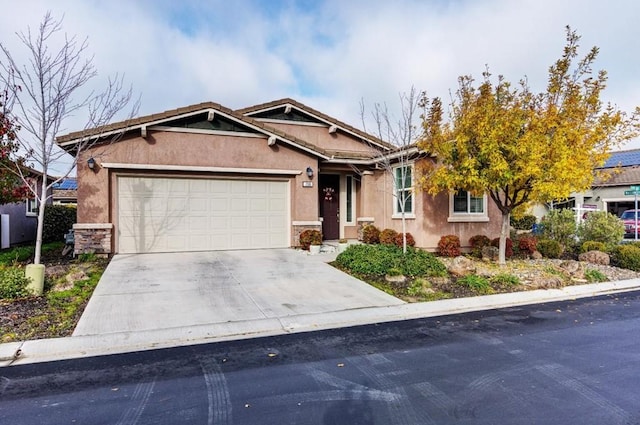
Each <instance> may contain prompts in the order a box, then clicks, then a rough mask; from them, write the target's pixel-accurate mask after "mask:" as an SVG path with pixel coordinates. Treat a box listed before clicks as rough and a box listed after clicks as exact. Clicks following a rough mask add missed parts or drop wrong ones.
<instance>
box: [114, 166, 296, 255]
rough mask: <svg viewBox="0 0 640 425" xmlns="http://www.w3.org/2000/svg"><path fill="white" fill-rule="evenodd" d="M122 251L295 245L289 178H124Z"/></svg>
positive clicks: (120, 197)
mask: <svg viewBox="0 0 640 425" xmlns="http://www.w3.org/2000/svg"><path fill="white" fill-rule="evenodd" d="M116 190H117V217H118V225H117V241H116V243H117V246H118V252H119V253H123V254H125V253H128V254H132V253H151V252H185V251H211V250H225V249H261V248H286V247H289V232H290V230H289V227H290V225H289V223H290V194H289V192H290V187H289V181H288V180H241V179H222V178H219V179H218V178H181V177H142V176H118V178H117V189H116Z"/></svg>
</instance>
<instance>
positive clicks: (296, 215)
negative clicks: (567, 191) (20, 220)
mask: <svg viewBox="0 0 640 425" xmlns="http://www.w3.org/2000/svg"><path fill="white" fill-rule="evenodd" d="M86 138H92V139H95V140H96V143H95V144H93V145H92V147H91V148H89V149H86V150H84V151H82V152H81V153H80V157H79V160H78V167H77V195H78V223H77V225H76V226H75V234H76V247H75V252H76V253H82V252H87V251H93V252H98V253H146V252H179V251H199V250H223V249H255V248H284V247H292V246H297V245H298V244H299V235H300V233H301V232H302V231H303V230H305V229H318V230H321V231H322V233H323V237H324V238H325V239H327V240H333V239H339V238H347V239H357V238H358V237H359V235H360V230H361V229H362V227H363V226H364V225H366V224H374V225H376V226H377V227H378V228H380V229H384V228H393V229H395V230H398V231H401V215H400V214H399V211H398V208H399V205H398V202H397V200H396V199H395V198H394V196H393V195H394V192H395V193H398V191H403V192H404V193H407V194H409V195H410V196H409V198H408V199H407V200H406V202H405V207H406V211H405V212H406V214H405V216H406V218H407V220H406V223H407V231H408V232H410V233H411V234H412V235H413V236H414V238H415V240H416V245H417V246H419V247H423V248H427V249H435V247H436V246H437V243H438V240H439V239H440V237H441V236H442V235H446V234H456V235H458V236H459V237H460V239H461V241H462V243H463V245H464V244H466V243H467V241H468V239H469V238H470V237H471V236H473V235H476V234H484V235H488V236H492V237H497V236H498V235H499V226H500V225H499V223H500V220H499V212H498V210H497V208H495V206H494V205H493V204H492V203H490V202H489V201H488V199H487V197H486V196H485V197H480V198H474V197H472V196H470V194H468V193H466V192H459V193H457V194H441V195H439V196H436V197H432V196H430V195H427V194H426V193H424V192H423V191H421V190H418V189H417V188H416V187H415V182H416V180H417V178H418V175H419V172H420V164H421V162H423V161H433V160H434V159H433V158H431V157H429V156H428V155H426V154H424V153H421V152H419V151H418V150H417V149H416V148H415V147H412V148H411V150H410V151H407V152H408V153H409V154H410V157H411V162H410V163H409V164H408V169H405V171H407V172H408V173H407V176H409V177H408V178H407V179H405V181H406V183H404V184H402V183H398V184H400V185H401V186H402V187H394V179H393V178H392V176H391V175H390V173H389V172H388V171H387V169H386V168H385V167H382V166H381V158H383V157H385V158H390V159H391V164H392V165H393V163H394V162H393V161H394V159H393V158H394V157H397V156H398V154H399V152H398V150H397V149H396V148H395V147H394V146H391V145H389V144H388V143H386V142H384V141H382V140H379V139H377V138H376V137H374V136H372V135H370V134H367V133H365V132H362V131H360V130H358V129H356V128H354V127H352V126H350V125H348V124H346V123H343V122H341V121H339V120H337V119H335V118H333V117H330V116H327V115H325V114H323V113H321V112H320V111H317V110H315V109H312V108H310V107H308V106H306V105H304V104H302V103H299V102H297V101H295V100H293V99H280V100H276V101H273V102H269V103H264V104H260V105H255V106H251V107H248V108H245V109H240V110H231V109H228V108H225V107H224V106H222V105H219V104H216V103H212V102H206V103H201V104H197V105H191V106H187V107H184V108H179V109H175V110H169V111H165V112H162V113H158V114H153V115H148V116H143V117H139V118H136V119H133V120H129V121H126V122H119V123H114V124H110V125H107V126H104V127H101V128H96V129H92V130H89V131H84V132H77V133H71V134H68V135H64V136H61V137H59V138H58V139H57V143H58V144H59V145H60V146H61V147H62V148H64V149H66V150H67V151H69V152H72V153H73V152H74V148H75V146H76V145H77V144H78V143H79V142H80V141H82V140H86ZM407 152H403V153H407ZM392 172H397V169H393V170H392ZM398 181H400V180H398Z"/></svg>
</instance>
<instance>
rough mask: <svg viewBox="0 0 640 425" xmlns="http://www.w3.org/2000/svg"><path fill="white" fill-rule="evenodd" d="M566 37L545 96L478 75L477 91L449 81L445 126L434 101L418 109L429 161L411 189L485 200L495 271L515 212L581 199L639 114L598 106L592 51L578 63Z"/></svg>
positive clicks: (463, 81) (465, 81) (631, 132)
mask: <svg viewBox="0 0 640 425" xmlns="http://www.w3.org/2000/svg"><path fill="white" fill-rule="evenodd" d="M566 31H567V43H566V46H565V48H564V52H563V54H562V57H561V58H560V59H558V60H557V61H556V62H555V63H554V64H553V65H552V66H551V67H550V68H549V80H548V85H547V89H546V91H545V92H542V93H533V92H532V91H531V89H530V87H529V85H528V83H527V81H526V80H521V81H520V82H519V84H517V85H511V84H510V83H509V82H507V81H505V79H504V78H503V77H502V76H500V77H498V78H497V81H496V82H495V83H493V82H492V81H491V74H490V73H489V72H488V71H485V72H484V73H483V77H484V78H483V81H482V82H481V83H480V84H479V86H478V87H477V88H476V87H475V86H474V80H473V78H471V77H470V76H463V77H460V78H459V79H458V82H459V87H458V90H457V92H456V96H455V97H454V98H453V101H452V104H451V105H450V110H449V120H447V121H445V120H444V118H443V116H444V111H443V107H442V102H441V100H440V99H438V98H434V99H432V100H428V99H426V100H425V101H424V102H425V103H424V107H425V114H424V116H423V127H424V134H423V138H422V139H421V140H420V141H419V143H418V145H419V146H420V148H421V149H423V150H425V151H426V152H429V153H431V154H434V155H435V156H436V161H435V162H434V163H433V164H432V165H430V166H428V167H427V168H426V169H425V170H424V173H423V176H422V178H421V184H422V186H423V188H424V189H425V190H426V191H427V192H428V193H430V194H432V195H435V194H437V193H439V192H442V191H448V192H454V191H458V190H464V191H467V192H470V193H472V194H473V195H476V196H481V195H482V194H485V193H486V194H488V196H489V197H490V198H491V199H492V200H493V202H494V203H495V204H496V206H497V207H498V209H499V210H500V211H501V213H502V227H501V232H500V245H499V252H500V254H499V262H500V264H504V263H505V251H506V249H505V248H506V239H507V237H508V235H509V218H510V215H511V213H512V212H513V210H514V209H515V208H517V207H520V206H523V205H527V204H529V203H531V202H548V201H552V200H554V199H564V198H567V197H568V196H569V195H570V194H571V192H580V191H584V190H587V189H589V188H590V187H591V184H592V182H593V179H594V176H595V174H594V173H595V171H594V170H595V169H596V168H597V167H600V166H602V165H603V164H604V162H605V160H606V159H607V157H608V155H609V152H610V151H611V149H612V148H613V147H615V146H618V145H619V144H620V143H622V142H624V141H626V140H629V139H631V138H633V137H636V136H637V134H638V131H637V130H638V122H639V120H638V118H639V116H640V109H639V108H636V110H635V111H634V112H633V113H631V114H626V113H624V112H623V111H620V110H618V109H617V108H616V107H614V106H613V105H611V104H603V103H602V101H601V100H600V95H601V92H602V90H603V89H604V88H605V85H606V81H607V74H606V72H605V71H599V72H598V73H596V74H594V73H593V71H592V68H591V67H592V65H593V62H594V61H595V59H596V57H597V55H598V48H597V47H593V48H592V49H591V50H590V51H589V53H587V54H586V55H585V56H584V58H582V59H580V60H578V47H579V44H578V43H579V41H580V37H579V36H578V35H577V34H576V32H575V31H572V30H571V28H570V27H567V29H566Z"/></svg>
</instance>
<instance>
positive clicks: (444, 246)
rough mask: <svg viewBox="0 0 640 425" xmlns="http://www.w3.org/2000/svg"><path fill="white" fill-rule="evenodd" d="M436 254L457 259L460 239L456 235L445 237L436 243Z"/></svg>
mask: <svg viewBox="0 0 640 425" xmlns="http://www.w3.org/2000/svg"><path fill="white" fill-rule="evenodd" d="M438 254H440V255H442V256H443V257H457V256H458V255H460V238H459V237H457V236H456V235H445V236H442V237H441V238H440V241H439V242H438Z"/></svg>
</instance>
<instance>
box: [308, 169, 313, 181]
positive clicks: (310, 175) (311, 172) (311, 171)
mask: <svg viewBox="0 0 640 425" xmlns="http://www.w3.org/2000/svg"><path fill="white" fill-rule="evenodd" d="M307 177H309V178H310V179H312V178H313V168H311V167H307Z"/></svg>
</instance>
